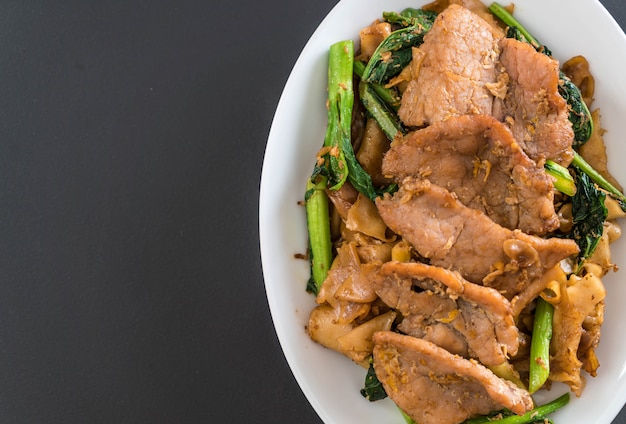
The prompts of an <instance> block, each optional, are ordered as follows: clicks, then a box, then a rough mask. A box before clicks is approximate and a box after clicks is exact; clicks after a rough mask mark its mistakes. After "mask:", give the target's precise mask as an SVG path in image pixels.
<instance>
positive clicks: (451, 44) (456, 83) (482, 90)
mask: <svg viewBox="0 0 626 424" xmlns="http://www.w3.org/2000/svg"><path fill="white" fill-rule="evenodd" d="M498 37H499V31H498V30H496V28H494V27H493V26H491V25H489V24H488V23H487V22H486V21H485V20H483V19H482V18H480V17H479V16H478V15H476V14H474V13H473V12H471V11H469V10H468V9H466V8H464V7H462V6H459V5H456V4H452V5H450V6H449V7H448V8H446V9H445V10H444V11H443V12H442V13H440V14H439V15H438V16H437V18H436V19H435V22H434V24H433V27H432V29H431V30H430V31H429V32H428V34H426V36H425V37H424V43H423V44H422V45H421V46H420V48H419V49H416V50H415V53H414V55H413V62H414V63H413V65H412V69H414V70H415V71H414V73H413V80H411V81H410V82H409V84H408V87H407V89H406V91H405V93H404V94H403V96H402V102H401V106H400V109H399V110H398V116H399V117H400V119H401V120H402V122H404V124H405V125H407V126H416V127H421V126H424V125H428V124H430V123H432V122H437V121H442V120H444V119H447V118H449V117H450V116H457V115H465V114H468V113H472V114H475V113H479V114H487V115H490V114H491V112H492V108H493V103H494V96H493V94H492V93H491V91H490V89H489V85H490V84H495V83H496V82H497V75H496V62H497V60H498V55H499V48H498Z"/></svg>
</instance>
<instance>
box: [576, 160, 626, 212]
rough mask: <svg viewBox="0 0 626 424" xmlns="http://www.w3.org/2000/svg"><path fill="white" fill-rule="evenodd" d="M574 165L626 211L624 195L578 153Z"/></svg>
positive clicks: (625, 197)
mask: <svg viewBox="0 0 626 424" xmlns="http://www.w3.org/2000/svg"><path fill="white" fill-rule="evenodd" d="M572 164H574V165H576V166H577V167H578V168H579V169H580V170H581V171H582V172H584V173H585V174H587V175H588V176H589V178H591V180H592V181H593V182H595V183H596V184H598V186H599V187H600V188H602V189H604V190H606V191H607V192H608V193H609V194H610V195H611V196H613V197H614V198H615V199H616V200H617V201H618V202H619V204H620V206H621V208H622V209H623V210H624V211H626V196H624V193H622V192H621V191H619V190H618V189H617V188H615V186H613V184H611V183H610V182H608V181H607V180H606V178H604V177H603V176H602V175H600V173H599V172H598V171H596V170H595V169H593V167H592V166H591V165H589V164H588V163H587V162H586V161H585V159H583V157H582V156H580V155H579V154H578V152H576V151H574V159H573V160H572Z"/></svg>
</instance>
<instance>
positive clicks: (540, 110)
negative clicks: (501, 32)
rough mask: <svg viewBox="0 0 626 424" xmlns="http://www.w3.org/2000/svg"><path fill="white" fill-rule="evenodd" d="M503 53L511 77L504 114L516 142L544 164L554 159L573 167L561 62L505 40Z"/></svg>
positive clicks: (517, 42) (501, 59)
mask: <svg viewBox="0 0 626 424" xmlns="http://www.w3.org/2000/svg"><path fill="white" fill-rule="evenodd" d="M500 49H501V54H500V62H501V64H502V66H504V68H505V70H506V73H507V74H508V76H509V86H508V90H507V94H506V97H505V98H504V101H503V112H504V116H505V122H507V123H508V124H509V125H510V126H511V130H512V131H513V134H514V136H515V139H516V140H517V142H518V143H519V144H520V145H521V146H522V149H524V151H525V152H526V154H527V155H528V156H529V157H530V158H531V159H533V160H535V161H537V162H539V163H540V164H542V163H543V161H544V160H545V159H552V160H553V161H555V162H557V163H560V164H561V165H563V166H567V165H569V163H570V162H571V161H572V158H573V151H572V142H573V141H574V131H573V129H572V124H571V122H570V121H569V108H568V105H567V102H566V101H565V100H564V99H563V97H561V95H560V94H559V91H558V87H559V78H560V73H559V64H558V62H557V61H556V60H555V59H553V58H551V57H548V56H546V55H545V54H542V53H539V52H537V51H536V50H535V49H534V48H533V47H532V46H531V45H530V44H528V43H524V42H521V41H517V40H515V39H512V38H503V39H501V40H500Z"/></svg>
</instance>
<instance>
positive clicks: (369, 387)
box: [361, 358, 387, 402]
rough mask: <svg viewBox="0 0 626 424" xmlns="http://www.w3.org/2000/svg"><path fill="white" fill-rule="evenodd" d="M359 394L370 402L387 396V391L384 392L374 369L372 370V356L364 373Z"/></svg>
mask: <svg viewBox="0 0 626 424" xmlns="http://www.w3.org/2000/svg"><path fill="white" fill-rule="evenodd" d="M361 395H362V396H363V397H364V398H366V399H367V400H369V401H370V402H375V401H377V400H381V399H385V398H386V397H387V392H385V388H384V387H383V384H382V383H381V382H380V380H379V379H378V377H377V376H376V371H374V362H373V360H372V358H370V365H369V368H368V370H367V374H366V375H365V385H364V387H363V388H362V389H361Z"/></svg>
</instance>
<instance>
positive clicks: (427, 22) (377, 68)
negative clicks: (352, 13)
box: [362, 9, 437, 84]
mask: <svg viewBox="0 0 626 424" xmlns="http://www.w3.org/2000/svg"><path fill="white" fill-rule="evenodd" d="M411 10H414V11H419V13H417V12H415V13H414V15H412V16H411V15H410V14H409V15H410V16H407V15H402V13H401V14H400V16H401V17H403V19H407V20H408V21H406V22H407V23H410V24H411V25H410V26H408V27H405V28H401V29H398V30H396V31H393V32H392V33H391V34H390V35H389V36H388V37H386V38H385V39H384V40H383V42H382V43H380V45H379V46H378V47H377V48H376V50H375V51H374V53H373V54H372V57H371V59H370V60H369V62H368V63H367V66H366V67H365V70H364V72H363V77H362V78H363V80H364V81H366V82H375V83H379V84H381V83H384V82H386V81H388V80H389V79H390V78H392V77H394V76H396V75H397V74H399V73H400V71H402V69H403V68H404V67H405V66H406V65H407V64H408V63H409V62H410V61H411V58H412V54H413V53H412V51H411V47H414V46H419V45H420V44H422V42H423V41H424V35H426V33H427V32H428V31H429V30H430V29H431V28H432V26H433V22H434V21H435V18H436V17H437V14H436V13H434V12H428V11H424V10H420V9H411ZM411 13H413V12H411Z"/></svg>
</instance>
